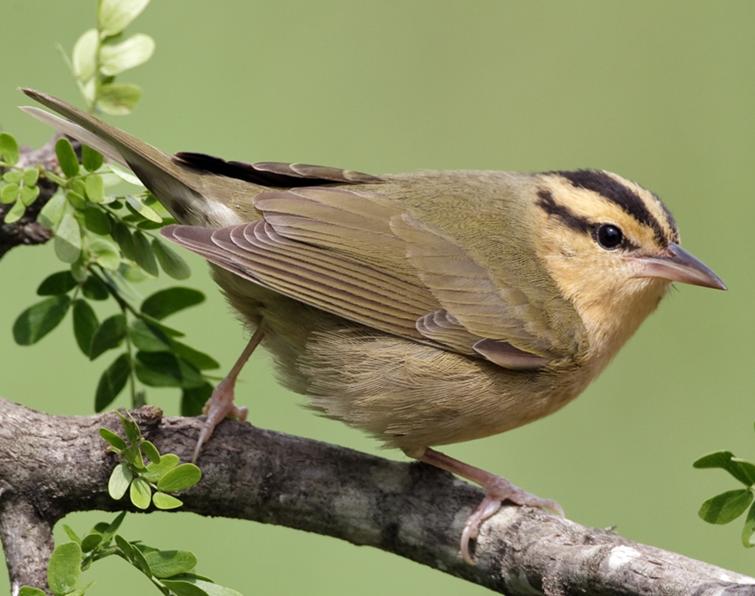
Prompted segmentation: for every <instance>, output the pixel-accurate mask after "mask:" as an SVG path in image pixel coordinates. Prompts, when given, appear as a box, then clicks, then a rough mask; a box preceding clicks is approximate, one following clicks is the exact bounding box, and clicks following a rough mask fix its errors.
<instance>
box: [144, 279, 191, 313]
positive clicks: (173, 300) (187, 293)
mask: <svg viewBox="0 0 755 596" xmlns="http://www.w3.org/2000/svg"><path fill="white" fill-rule="evenodd" d="M201 302H204V294H203V293H202V292H200V291H199V290H195V289H194V288H185V287H181V286H176V287H174V288H167V289H165V290H160V291H159V292H155V293H154V294H152V295H151V296H149V297H148V298H147V299H146V300H145V301H144V302H142V306H141V311H142V312H143V313H144V314H146V315H149V316H151V317H153V318H155V319H157V320H162V319H164V318H165V317H167V316H168V315H172V314H174V313H177V312H178V311H180V310H183V309H185V308H189V307H190V306H194V305H196V304H200V303H201Z"/></svg>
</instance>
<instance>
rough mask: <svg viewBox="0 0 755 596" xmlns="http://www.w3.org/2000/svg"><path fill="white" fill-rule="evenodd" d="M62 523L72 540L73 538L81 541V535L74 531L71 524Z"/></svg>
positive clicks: (75, 540)
mask: <svg viewBox="0 0 755 596" xmlns="http://www.w3.org/2000/svg"><path fill="white" fill-rule="evenodd" d="M62 525H63V531H64V532H65V533H66V535H67V536H68V537H69V538H70V539H71V540H73V541H74V542H78V543H81V538H79V535H78V534H76V532H74V531H73V528H72V527H71V526H69V525H68V524H62Z"/></svg>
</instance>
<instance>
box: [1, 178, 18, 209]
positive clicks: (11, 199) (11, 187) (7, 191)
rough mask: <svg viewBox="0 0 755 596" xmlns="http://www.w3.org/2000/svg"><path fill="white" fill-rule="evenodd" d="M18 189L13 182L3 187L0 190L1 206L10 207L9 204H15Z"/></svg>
mask: <svg viewBox="0 0 755 596" xmlns="http://www.w3.org/2000/svg"><path fill="white" fill-rule="evenodd" d="M19 188H20V187H19V186H18V184H16V183H15V182H14V183H11V184H6V185H5V186H3V187H2V189H0V203H2V204H3V205H10V204H11V203H15V202H16V199H17V198H18V190H19Z"/></svg>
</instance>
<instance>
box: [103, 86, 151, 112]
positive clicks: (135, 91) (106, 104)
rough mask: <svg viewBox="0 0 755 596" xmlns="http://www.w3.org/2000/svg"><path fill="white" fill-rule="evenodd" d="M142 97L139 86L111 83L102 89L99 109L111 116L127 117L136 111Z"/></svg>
mask: <svg viewBox="0 0 755 596" xmlns="http://www.w3.org/2000/svg"><path fill="white" fill-rule="evenodd" d="M141 96H142V90H141V89H140V88H139V86H138V85H132V84H128V83H110V84H109V85H102V87H100V93H99V96H98V97H97V107H98V108H99V109H100V110H102V111H103V112H105V113H106V114H110V115H111V116H125V115H126V114H128V113H130V112H131V110H133V109H134V106H136V104H137V103H138V101H139V98H140V97H141Z"/></svg>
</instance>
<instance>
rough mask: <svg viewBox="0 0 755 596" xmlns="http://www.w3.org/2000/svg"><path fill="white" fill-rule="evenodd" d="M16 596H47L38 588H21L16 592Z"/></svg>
mask: <svg viewBox="0 0 755 596" xmlns="http://www.w3.org/2000/svg"><path fill="white" fill-rule="evenodd" d="M18 596H47V595H46V594H45V593H44V592H43V591H42V590H40V589H39V588H32V587H31V586H21V589H20V590H19V591H18Z"/></svg>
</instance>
